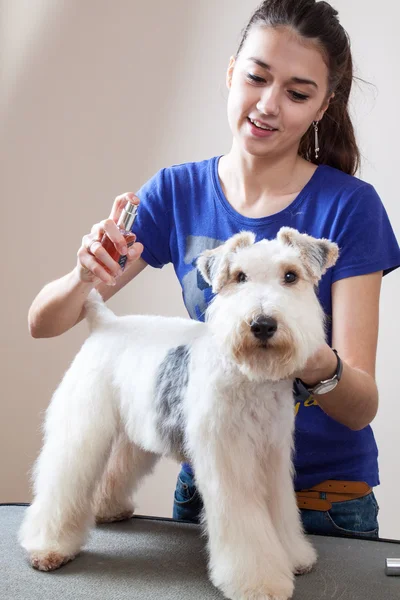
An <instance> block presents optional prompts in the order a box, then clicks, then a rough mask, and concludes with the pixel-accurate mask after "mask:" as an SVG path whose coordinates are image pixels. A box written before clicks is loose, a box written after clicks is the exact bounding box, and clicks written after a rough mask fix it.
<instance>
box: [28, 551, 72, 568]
mask: <svg viewBox="0 0 400 600" xmlns="http://www.w3.org/2000/svg"><path fill="white" fill-rule="evenodd" d="M74 558H75V556H63V555H62V554H59V553H58V552H31V553H30V555H29V560H30V563H31V565H32V567H33V568H34V569H38V571H55V570H56V569H59V568H60V567H62V566H63V565H65V564H66V563H68V562H70V561H71V560H73V559H74Z"/></svg>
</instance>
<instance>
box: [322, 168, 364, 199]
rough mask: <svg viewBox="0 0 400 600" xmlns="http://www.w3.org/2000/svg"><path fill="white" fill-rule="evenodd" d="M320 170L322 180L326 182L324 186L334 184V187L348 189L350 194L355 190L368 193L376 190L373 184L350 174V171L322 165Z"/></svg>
mask: <svg viewBox="0 0 400 600" xmlns="http://www.w3.org/2000/svg"><path fill="white" fill-rule="evenodd" d="M318 172H319V175H320V180H321V181H323V182H324V187H328V186H332V188H333V189H338V190H342V191H347V192H348V193H349V194H352V193H354V192H366V193H368V192H372V191H374V187H373V185H372V184H370V183H368V182H367V181H364V180H363V179H360V178H359V177H356V176H355V175H350V174H349V173H344V171H340V169H335V167H330V166H329V165H320V166H319V167H318Z"/></svg>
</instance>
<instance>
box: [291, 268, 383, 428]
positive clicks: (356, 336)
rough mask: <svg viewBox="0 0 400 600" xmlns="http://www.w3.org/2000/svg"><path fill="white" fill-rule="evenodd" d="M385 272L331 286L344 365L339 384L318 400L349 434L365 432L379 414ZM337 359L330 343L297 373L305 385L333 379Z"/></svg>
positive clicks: (336, 335)
mask: <svg viewBox="0 0 400 600" xmlns="http://www.w3.org/2000/svg"><path fill="white" fill-rule="evenodd" d="M381 282H382V271H378V272H376V273H371V274H369V275H361V276H358V277H349V278H347V279H341V280H339V281H336V282H335V283H334V284H333V286H332V347H333V348H335V349H336V350H337V351H338V354H339V356H340V358H341V359H342V361H343V374H342V378H341V380H340V382H339V384H338V385H337V386H336V388H335V389H334V390H332V391H331V392H329V393H327V394H323V395H319V396H315V399H316V401H317V402H318V405H319V406H320V407H321V408H322V410H323V411H324V412H326V413H327V414H328V415H329V416H330V417H332V418H333V419H335V420H336V421H338V422H339V423H342V425H346V426H347V427H349V428H350V429H353V430H359V429H363V428H364V427H366V426H367V425H369V424H370V423H371V421H372V420H373V419H374V417H375V415H376V413H377V410H378V389H377V386H376V383H375V361H376V348H377V342H378V327H379V297H380V290H381ZM336 365H337V360H336V356H335V354H334V353H333V352H332V350H331V348H330V347H329V346H328V345H327V344H326V345H325V346H323V347H322V348H321V350H320V351H319V352H317V354H316V355H315V356H313V357H312V358H311V359H310V361H309V362H308V363H307V365H306V368H305V369H304V370H303V371H302V372H301V373H300V374H298V377H299V378H300V379H302V381H304V382H305V383H306V384H307V386H309V387H312V386H313V385H315V384H316V383H318V382H320V381H322V380H324V379H330V378H331V377H333V375H334V373H335V371H336Z"/></svg>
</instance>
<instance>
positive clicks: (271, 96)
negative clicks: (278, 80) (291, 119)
mask: <svg viewBox="0 0 400 600" xmlns="http://www.w3.org/2000/svg"><path fill="white" fill-rule="evenodd" d="M257 110H259V111H260V113H264V114H265V115H279V111H280V94H279V90H277V89H276V88H274V87H273V86H271V87H269V88H267V89H265V90H264V91H263V94H262V96H261V98H260V99H259V101H258V103H257Z"/></svg>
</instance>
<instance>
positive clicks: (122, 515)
mask: <svg viewBox="0 0 400 600" xmlns="http://www.w3.org/2000/svg"><path fill="white" fill-rule="evenodd" d="M133 512H134V511H133V510H125V511H122V512H119V513H116V514H107V513H103V514H101V513H100V514H97V515H96V517H95V519H96V524H97V525H101V524H104V523H115V522H117V521H126V520H127V519H131V518H132V517H133Z"/></svg>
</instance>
